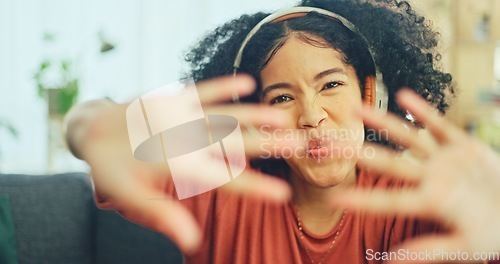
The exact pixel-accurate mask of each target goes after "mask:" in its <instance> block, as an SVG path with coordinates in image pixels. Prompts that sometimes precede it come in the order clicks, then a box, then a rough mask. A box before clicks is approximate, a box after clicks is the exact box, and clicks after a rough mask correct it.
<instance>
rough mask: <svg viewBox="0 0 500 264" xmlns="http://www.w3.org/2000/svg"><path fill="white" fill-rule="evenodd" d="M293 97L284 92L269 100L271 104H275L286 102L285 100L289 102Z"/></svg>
mask: <svg viewBox="0 0 500 264" xmlns="http://www.w3.org/2000/svg"><path fill="white" fill-rule="evenodd" d="M291 100H292V98H291V97H290V96H288V95H284V94H281V95H278V96H276V97H274V98H273V99H271V101H270V102H269V104H271V105H273V104H282V103H285V102H288V101H291Z"/></svg>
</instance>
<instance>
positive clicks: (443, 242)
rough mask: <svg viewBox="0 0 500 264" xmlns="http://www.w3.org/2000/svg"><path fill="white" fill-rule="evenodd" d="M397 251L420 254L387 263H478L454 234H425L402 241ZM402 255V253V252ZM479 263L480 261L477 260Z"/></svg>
mask: <svg viewBox="0 0 500 264" xmlns="http://www.w3.org/2000/svg"><path fill="white" fill-rule="evenodd" d="M398 248H399V249H396V250H395V251H397V252H403V253H406V255H407V256H409V255H410V254H413V255H418V256H421V257H419V258H415V259H413V260H411V259H399V260H398V261H391V262H389V263H444V262H446V263H447V262H449V261H453V263H478V262H477V260H476V261H474V260H473V259H472V258H471V257H472V256H473V255H472V254H469V252H467V249H465V248H464V246H463V245H462V244H461V240H460V238H458V237H454V236H444V235H427V236H422V237H419V238H418V239H412V240H410V241H408V242H404V243H403V244H402V245H400V246H398ZM403 255H404V254H403ZM479 263H481V262H479Z"/></svg>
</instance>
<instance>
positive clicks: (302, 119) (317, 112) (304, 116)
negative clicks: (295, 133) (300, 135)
mask: <svg viewBox="0 0 500 264" xmlns="http://www.w3.org/2000/svg"><path fill="white" fill-rule="evenodd" d="M326 118H327V113H326V111H325V110H324V109H323V108H322V107H321V106H320V105H319V103H318V102H314V101H313V102H310V103H304V104H303V106H302V107H301V113H300V116H299V120H298V125H299V127H300V128H316V127H318V126H319V125H320V124H321V123H323V122H324V121H325V120H326Z"/></svg>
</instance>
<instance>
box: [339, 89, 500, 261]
mask: <svg viewBox="0 0 500 264" xmlns="http://www.w3.org/2000/svg"><path fill="white" fill-rule="evenodd" d="M398 103H399V105H400V106H401V107H402V108H403V109H406V110H408V111H409V112H410V113H411V114H412V115H413V116H414V117H415V118H416V119H417V120H418V121H420V122H422V123H423V124H424V126H425V128H426V131H423V130H421V131H419V130H418V129H417V128H414V127H413V126H411V125H403V124H404V122H405V121H403V120H402V119H400V118H397V117H395V116H394V115H386V116H383V115H380V114H378V113H375V112H374V111H373V110H372V109H369V108H364V109H363V110H362V111H361V115H362V117H363V119H364V121H365V124H366V125H367V126H369V127H371V128H375V129H386V131H388V132H389V137H390V139H391V140H394V141H395V142H397V143H398V144H401V145H403V146H404V147H406V151H405V152H406V153H404V154H401V153H396V152H394V151H391V150H388V149H386V148H382V147H380V146H377V145H375V144H370V143H365V144H366V145H365V146H364V148H372V149H371V150H374V151H375V152H373V151H372V152H370V151H366V152H364V153H375V155H374V156H373V157H363V158H361V159H360V161H359V164H360V165H361V166H363V167H366V168H368V169H370V170H374V171H376V172H379V173H382V174H385V175H389V176H393V177H397V178H402V179H406V180H408V181H412V182H415V183H416V187H415V188H413V189H406V190H398V191H383V190H370V191H366V190H364V191H363V190H355V191H346V192H345V193H342V194H341V195H339V196H338V197H337V199H335V201H334V203H335V204H336V205H340V206H344V207H350V208H356V209H362V210H366V211H371V212H383V213H395V214H398V215H404V216H419V217H425V218H433V219H437V220H439V221H441V223H443V224H444V225H445V226H446V227H449V228H450V229H451V233H449V234H443V235H429V236H426V237H421V238H418V239H414V240H411V241H408V242H405V243H404V244H403V245H401V247H402V248H406V249H408V250H410V251H412V252H423V251H425V250H426V249H439V250H442V251H444V252H457V250H461V251H462V252H467V253H468V254H469V256H470V257H472V256H473V254H474V253H475V252H499V251H500V221H499V219H500V156H499V155H498V154H497V153H495V152H494V151H493V150H492V149H490V148H489V147H487V146H486V145H484V144H483V143H481V142H479V141H478V140H476V139H474V138H472V137H471V136H469V135H467V134H466V133H465V132H464V131H462V130H461V129H459V128H458V127H456V126H454V125H453V124H451V123H450V122H448V121H447V120H445V119H444V118H442V117H441V116H439V115H438V113H437V111H436V110H435V109H433V108H432V107H430V106H429V105H428V104H427V102H426V101H424V100H423V99H422V98H421V97H420V96H418V95H416V94H415V93H413V92H410V91H408V90H404V91H401V92H400V93H399V94H398ZM407 154H410V155H407ZM440 260H441V259H436V261H440ZM469 262H470V261H469Z"/></svg>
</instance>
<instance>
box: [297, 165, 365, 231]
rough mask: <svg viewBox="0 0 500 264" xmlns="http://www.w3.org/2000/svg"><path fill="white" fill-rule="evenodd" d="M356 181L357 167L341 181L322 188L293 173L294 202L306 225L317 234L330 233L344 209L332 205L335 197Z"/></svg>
mask: <svg viewBox="0 0 500 264" xmlns="http://www.w3.org/2000/svg"><path fill="white" fill-rule="evenodd" d="M355 182H356V168H353V169H352V170H351V171H350V172H349V175H347V177H346V178H345V180H343V181H342V182H341V183H339V184H337V185H335V186H332V187H328V188H320V187H317V186H313V185H312V184H310V183H308V182H306V181H305V180H303V178H302V177H300V176H298V175H295V174H292V177H291V185H292V189H293V194H294V195H293V203H294V204H295V206H296V208H297V210H298V211H299V213H300V217H301V220H302V224H303V225H304V227H305V228H306V229H307V230H309V231H310V232H312V233H313V234H315V235H323V234H327V233H329V232H330V231H331V230H332V229H333V227H334V226H335V225H336V224H337V223H338V222H339V221H340V219H341V218H342V214H343V212H344V210H343V209H339V208H334V207H333V206H332V199H333V197H334V196H335V195H336V194H337V193H338V192H339V191H340V190H343V189H345V188H347V187H350V186H353V185H354V184H355Z"/></svg>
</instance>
